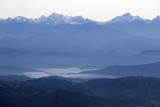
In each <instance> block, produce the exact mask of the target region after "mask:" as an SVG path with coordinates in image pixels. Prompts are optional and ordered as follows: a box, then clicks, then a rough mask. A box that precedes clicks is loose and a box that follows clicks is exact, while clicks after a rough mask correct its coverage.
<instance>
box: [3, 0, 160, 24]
mask: <svg viewBox="0 0 160 107" xmlns="http://www.w3.org/2000/svg"><path fill="white" fill-rule="evenodd" d="M159 5H160V0H0V18H8V17H12V18H13V17H16V16H24V17H28V18H37V17H40V16H41V15H46V16H48V15H50V14H52V13H54V12H55V13H59V14H64V15H69V16H83V17H84V18H89V19H93V20H96V21H107V20H110V19H112V18H114V17H115V16H120V15H122V14H124V13H127V12H130V13H131V14H132V15H134V16H135V15H139V16H141V17H142V18H145V19H152V18H154V17H156V16H157V15H160V6H159Z"/></svg>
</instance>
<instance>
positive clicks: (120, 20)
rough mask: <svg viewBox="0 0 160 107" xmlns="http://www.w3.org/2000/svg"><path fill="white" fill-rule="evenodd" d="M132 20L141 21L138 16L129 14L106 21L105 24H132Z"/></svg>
mask: <svg viewBox="0 0 160 107" xmlns="http://www.w3.org/2000/svg"><path fill="white" fill-rule="evenodd" d="M134 20H139V21H143V20H144V19H142V18H141V17H139V16H132V15H131V14H130V13H126V14H123V15H122V16H117V17H115V18H114V19H112V20H110V21H108V22H107V23H117V22H118V23H125V22H132V21H134Z"/></svg>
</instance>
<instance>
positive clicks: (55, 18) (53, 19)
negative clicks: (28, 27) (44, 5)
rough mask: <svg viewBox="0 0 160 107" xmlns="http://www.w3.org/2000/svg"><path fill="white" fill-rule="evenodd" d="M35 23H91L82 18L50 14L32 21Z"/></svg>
mask: <svg viewBox="0 0 160 107" xmlns="http://www.w3.org/2000/svg"><path fill="white" fill-rule="evenodd" d="M34 21H35V22H36V23H45V24H54V25H57V24H83V23H87V22H92V21H91V20H88V19H84V18H83V17H82V16H75V17H72V16H67V15H66V16H64V15H63V14H57V13H52V14H51V15H49V16H48V17H46V16H41V17H40V18H37V19H35V20H34Z"/></svg>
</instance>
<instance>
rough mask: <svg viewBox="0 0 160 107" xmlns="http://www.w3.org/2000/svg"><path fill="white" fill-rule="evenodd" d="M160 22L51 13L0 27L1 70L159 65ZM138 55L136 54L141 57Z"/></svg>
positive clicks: (4, 22) (5, 22)
mask: <svg viewBox="0 0 160 107" xmlns="http://www.w3.org/2000/svg"><path fill="white" fill-rule="evenodd" d="M159 21H160V19H159V17H158V16H157V17H156V18H154V19H153V20H147V19H143V18H141V17H139V16H132V15H131V14H130V13H126V14H124V15H122V16H118V17H116V18H114V19H112V20H110V21H107V22H103V23H100V22H96V21H93V20H90V19H85V18H83V17H81V16H77V17H71V16H64V15H61V14H56V13H53V14H51V15H49V16H48V17H46V16H42V17H40V18H37V19H28V18H25V17H15V18H8V19H1V21H0V59H1V62H0V65H1V66H12V67H22V68H36V69H37V68H70V67H78V68H102V67H106V66H110V65H132V64H134V65H135V64H136V65H138V64H146V63H153V62H159V61H160V58H159V57H158V56H159V53H158V52H156V55H155V52H151V53H150V55H149V54H148V53H147V54H144V53H141V52H145V51H146V50H159V49H160V42H159V41H160V39H159V34H160V31H159V28H160V23H159ZM139 53H140V54H139Z"/></svg>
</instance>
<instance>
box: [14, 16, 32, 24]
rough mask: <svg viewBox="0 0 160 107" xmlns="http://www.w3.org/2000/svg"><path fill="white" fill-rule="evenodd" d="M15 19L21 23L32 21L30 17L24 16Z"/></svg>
mask: <svg viewBox="0 0 160 107" xmlns="http://www.w3.org/2000/svg"><path fill="white" fill-rule="evenodd" d="M13 20H14V21H16V22H21V23H23V22H32V19H28V18H26V17H23V16H17V17H15V18H13Z"/></svg>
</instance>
